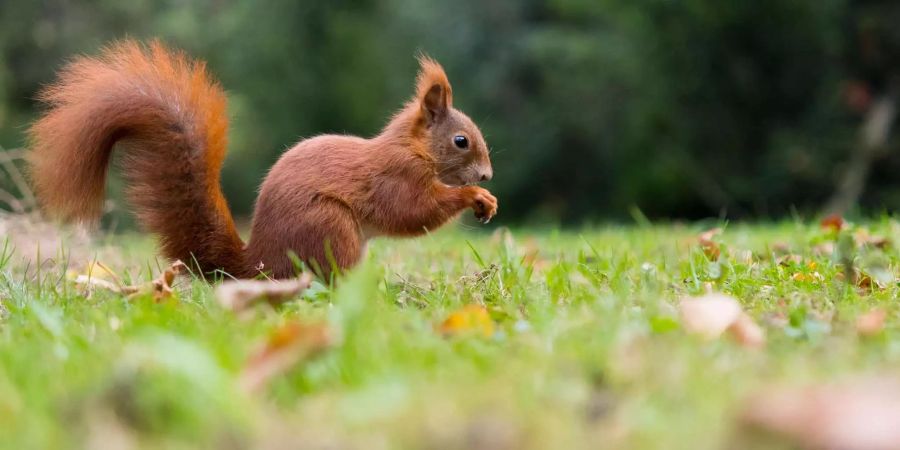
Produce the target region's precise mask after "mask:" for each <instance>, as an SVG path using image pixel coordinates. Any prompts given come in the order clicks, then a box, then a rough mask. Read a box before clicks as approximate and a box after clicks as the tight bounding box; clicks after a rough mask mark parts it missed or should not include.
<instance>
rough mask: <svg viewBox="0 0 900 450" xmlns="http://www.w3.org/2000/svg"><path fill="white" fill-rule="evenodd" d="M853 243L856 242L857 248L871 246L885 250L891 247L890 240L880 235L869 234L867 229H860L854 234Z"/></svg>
mask: <svg viewBox="0 0 900 450" xmlns="http://www.w3.org/2000/svg"><path fill="white" fill-rule="evenodd" d="M853 241H854V242H856V246H857V247H863V246H867V245H868V246H871V247H875V248H880V249H884V248H886V247H888V246H889V245H890V241H889V240H888V238H886V237H884V236H880V235H873V234H869V230H867V229H865V228H860V229H859V230H856V232H855V233H853Z"/></svg>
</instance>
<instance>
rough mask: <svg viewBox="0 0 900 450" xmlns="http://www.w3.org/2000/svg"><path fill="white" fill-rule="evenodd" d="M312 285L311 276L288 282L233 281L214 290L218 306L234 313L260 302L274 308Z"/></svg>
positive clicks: (304, 275) (306, 275) (224, 283)
mask: <svg viewBox="0 0 900 450" xmlns="http://www.w3.org/2000/svg"><path fill="white" fill-rule="evenodd" d="M310 284H312V274H310V273H309V272H306V273H303V274H302V275H300V278H294V279H290V280H280V281H275V280H233V281H225V282H223V283H222V284H220V285H219V286H218V287H217V288H216V298H217V299H218V300H219V304H220V305H222V306H223V307H225V308H227V309H230V310H232V311H234V312H241V311H244V310H246V309H248V308H250V307H252V306H253V305H256V304H258V303H260V302H266V303H268V304H269V305H270V306H273V307H276V306H278V305H280V304H282V303H284V302H286V301H288V300H290V299H292V298H294V297H295V296H296V295H297V294H299V293H301V292H303V291H304V290H305V289H307V288H308V287H309V286H310Z"/></svg>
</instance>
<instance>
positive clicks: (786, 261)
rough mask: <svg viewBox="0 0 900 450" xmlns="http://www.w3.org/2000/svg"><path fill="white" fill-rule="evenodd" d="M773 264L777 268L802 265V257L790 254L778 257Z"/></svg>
mask: <svg viewBox="0 0 900 450" xmlns="http://www.w3.org/2000/svg"><path fill="white" fill-rule="evenodd" d="M775 263H776V264H778V265H779V266H788V265H791V264H796V265H798V266H799V265H801V264H803V257H802V256H800V255H797V254H793V253H790V254H787V255H782V256H779V257H778V258H777V259H775Z"/></svg>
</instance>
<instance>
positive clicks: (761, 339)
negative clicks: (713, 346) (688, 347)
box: [679, 293, 765, 347]
mask: <svg viewBox="0 0 900 450" xmlns="http://www.w3.org/2000/svg"><path fill="white" fill-rule="evenodd" d="M679 310H680V315H681V323H682V326H683V327H684V329H685V331H687V332H688V333H691V334H696V335H699V336H702V337H704V338H706V339H716V338H718V337H719V336H721V335H722V334H723V333H726V332H727V333H728V334H729V335H731V337H733V338H734V339H735V340H736V341H737V342H738V343H739V344H741V345H743V346H745V347H760V346H762V345H763V344H765V333H764V332H763V330H762V328H760V327H759V326H758V325H757V324H756V323H755V322H754V321H753V319H752V318H751V317H750V316H749V315H747V314H746V313H744V312H743V310H742V309H741V304H740V302H738V300H737V299H735V298H734V297H731V296H729V295H725V294H721V293H709V294H706V295H703V296H700V297H692V298H686V299H684V300H682V301H681V303H680V305H679Z"/></svg>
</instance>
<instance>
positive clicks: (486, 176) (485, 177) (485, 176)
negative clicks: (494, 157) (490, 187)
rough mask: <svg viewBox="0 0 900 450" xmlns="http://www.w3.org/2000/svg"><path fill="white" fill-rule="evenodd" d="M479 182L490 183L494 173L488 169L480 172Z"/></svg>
mask: <svg viewBox="0 0 900 450" xmlns="http://www.w3.org/2000/svg"><path fill="white" fill-rule="evenodd" d="M480 174H481V181H490V180H491V178H493V177H494V171H493V170H491V169H490V168H488V169H484V170H481V171H480Z"/></svg>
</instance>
